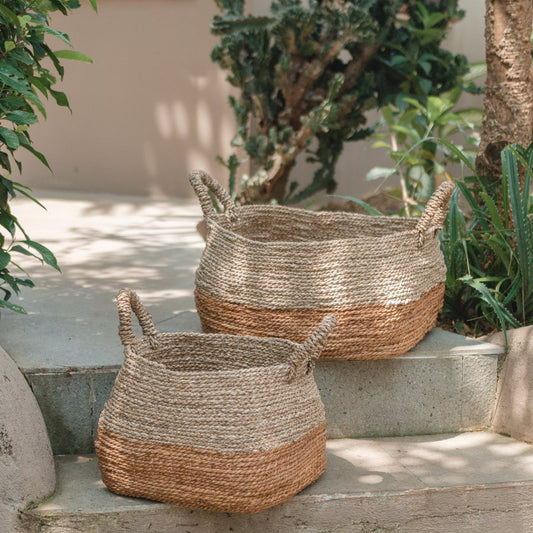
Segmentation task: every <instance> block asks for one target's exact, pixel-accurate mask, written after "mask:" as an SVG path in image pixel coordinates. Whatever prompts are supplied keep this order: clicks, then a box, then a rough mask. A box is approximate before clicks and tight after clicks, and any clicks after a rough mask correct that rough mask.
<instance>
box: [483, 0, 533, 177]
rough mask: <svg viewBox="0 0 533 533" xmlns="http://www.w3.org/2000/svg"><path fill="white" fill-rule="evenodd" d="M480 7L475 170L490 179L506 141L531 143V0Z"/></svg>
mask: <svg viewBox="0 0 533 533" xmlns="http://www.w3.org/2000/svg"><path fill="white" fill-rule="evenodd" d="M485 7H486V12H485V57H486V62H487V82H486V93H485V99H484V103H483V122H482V127H481V144H480V147H479V151H478V155H477V158H476V171H477V174H478V175H479V176H480V177H481V178H484V179H486V180H488V181H493V180H498V179H500V177H501V170H502V169H501V160H500V152H501V150H503V148H504V147H505V146H506V145H508V144H510V143H518V144H521V145H523V146H528V145H529V143H530V142H531V136H532V131H533V84H532V79H531V44H530V37H531V23H532V12H533V2H532V0H486V1H485Z"/></svg>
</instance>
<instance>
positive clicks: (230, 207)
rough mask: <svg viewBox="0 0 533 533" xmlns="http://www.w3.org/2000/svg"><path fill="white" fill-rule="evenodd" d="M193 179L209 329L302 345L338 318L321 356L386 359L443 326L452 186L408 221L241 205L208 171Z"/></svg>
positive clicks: (203, 313) (201, 304) (199, 301)
mask: <svg viewBox="0 0 533 533" xmlns="http://www.w3.org/2000/svg"><path fill="white" fill-rule="evenodd" d="M189 179H190V181H191V184H192V186H193V188H194V190H195V192H196V194H197V196H198V198H199V200H200V205H201V207H202V210H203V213H204V217H205V220H206V224H207V238H206V247H205V250H204V253H203V255H202V258H201V261H200V265H199V268H198V270H197V272H196V288H195V298H196V307H197V309H198V314H199V316H200V319H201V322H202V329H203V331H205V332H216V333H229V334H239V335H256V336H269V335H273V334H276V335H277V336H280V337H284V338H287V339H291V340H293V341H295V342H300V341H301V340H303V339H305V338H306V336H307V335H309V333H310V331H311V330H312V329H313V327H314V324H316V323H317V322H318V320H319V319H320V317H322V316H324V315H325V314H327V313H331V314H334V315H335V316H336V318H337V320H338V326H337V327H336V328H335V332H334V333H333V334H332V336H331V338H330V340H329V342H328V347H327V349H326V350H325V351H324V352H323V354H322V357H323V358H336V359H381V358H387V357H393V356H395V355H399V354H402V353H405V352H407V351H408V350H409V349H411V348H412V347H413V346H414V345H415V344H417V343H418V342H419V341H420V340H421V339H422V338H423V337H424V335H425V334H426V333H427V332H428V331H429V330H430V329H431V328H432V327H434V326H435V323H436V319H437V314H438V312H439V311H440V309H441V307H442V304H443V296H444V280H445V278H446V267H445V264H444V259H443V255H442V252H441V250H440V245H439V242H438V240H437V238H436V234H437V230H438V229H440V228H441V227H442V225H443V224H444V220H445V218H446V213H447V210H448V204H449V201H450V197H451V194H452V192H453V189H454V186H453V184H452V183H450V182H445V183H443V184H442V185H441V186H440V187H439V188H438V189H437V190H436V191H435V193H434V194H433V196H432V197H431V199H430V200H429V202H428V203H427V205H426V209H425V211H424V213H423V214H422V216H421V217H420V218H401V217H386V216H370V215H361V214H353V213H342V212H325V211H323V212H316V211H309V210H304V209H296V208H291V207H284V206H270V205H252V206H250V205H247V206H236V205H235V204H234V202H233V201H232V200H231V198H230V197H229V195H228V194H227V193H226V191H225V190H224V189H223V187H222V186H221V185H220V184H219V183H218V182H217V181H215V180H214V179H213V178H212V177H211V176H209V175H208V174H206V173H205V172H202V171H193V172H192V173H191V175H190V178H189ZM212 197H216V198H217V199H218V201H219V203H220V204H221V206H222V207H223V208H224V212H220V213H219V212H217V211H215V209H214V207H213V203H212V201H211V199H212Z"/></svg>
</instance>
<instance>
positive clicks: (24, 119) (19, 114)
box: [5, 109, 37, 125]
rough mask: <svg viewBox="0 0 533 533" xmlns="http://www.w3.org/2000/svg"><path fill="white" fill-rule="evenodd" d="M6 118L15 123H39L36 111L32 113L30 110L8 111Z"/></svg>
mask: <svg viewBox="0 0 533 533" xmlns="http://www.w3.org/2000/svg"><path fill="white" fill-rule="evenodd" d="M5 119H6V120H9V121H10V122H13V124H19V125H21V124H35V123H37V115H36V114H35V113H30V112H29V111H21V110H20V109H17V110H15V111H11V112H10V113H7V115H6V116H5Z"/></svg>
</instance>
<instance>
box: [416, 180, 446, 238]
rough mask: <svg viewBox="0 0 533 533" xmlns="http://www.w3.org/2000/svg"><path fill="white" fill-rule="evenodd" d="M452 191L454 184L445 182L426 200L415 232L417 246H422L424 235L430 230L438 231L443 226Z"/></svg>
mask: <svg viewBox="0 0 533 533" xmlns="http://www.w3.org/2000/svg"><path fill="white" fill-rule="evenodd" d="M454 189H455V184H454V183H453V182H451V181H445V182H443V183H441V184H440V186H439V187H438V189H437V190H436V191H435V192H434V193H433V194H432V195H431V198H430V199H429V200H428V203H427V204H426V208H425V209H424V212H423V213H422V216H421V217H420V219H419V221H418V223H417V225H416V231H417V232H418V246H422V245H423V244H424V238H425V233H426V232H427V231H428V230H429V229H430V228H434V229H436V230H438V229H441V228H442V227H443V226H444V221H445V220H446V214H447V213H448V205H449V204H450V199H451V197H452V193H453V191H454Z"/></svg>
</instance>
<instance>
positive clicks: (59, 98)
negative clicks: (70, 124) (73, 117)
mask: <svg viewBox="0 0 533 533" xmlns="http://www.w3.org/2000/svg"><path fill="white" fill-rule="evenodd" d="M50 94H51V95H52V97H53V98H54V100H55V101H56V103H57V105H58V106H61V107H68V108H69V109H70V104H69V101H68V98H67V95H66V94H65V93H63V92H61V91H54V90H53V89H50Z"/></svg>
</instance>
